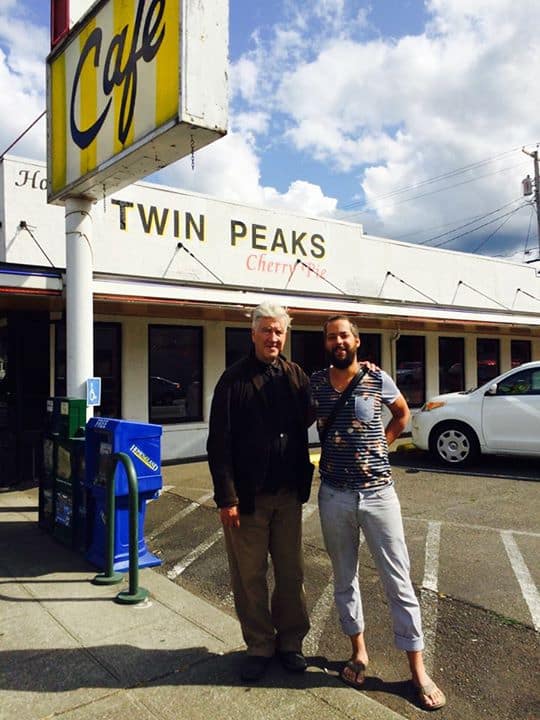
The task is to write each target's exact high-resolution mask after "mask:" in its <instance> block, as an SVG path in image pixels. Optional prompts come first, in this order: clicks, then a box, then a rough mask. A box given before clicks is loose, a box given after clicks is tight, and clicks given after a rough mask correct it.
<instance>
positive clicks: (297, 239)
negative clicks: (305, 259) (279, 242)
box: [291, 230, 307, 256]
mask: <svg viewBox="0 0 540 720" xmlns="http://www.w3.org/2000/svg"><path fill="white" fill-rule="evenodd" d="M305 237H306V233H305V232H303V233H300V235H297V234H296V230H293V232H292V248H291V252H292V254H293V255H296V249H297V248H299V249H300V250H301V251H302V255H304V256H305V255H307V253H306V251H305V250H304V246H303V245H302V241H303V240H304V238H305Z"/></svg>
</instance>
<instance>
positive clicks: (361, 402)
mask: <svg viewBox="0 0 540 720" xmlns="http://www.w3.org/2000/svg"><path fill="white" fill-rule="evenodd" d="M324 342H325V348H326V350H327V352H328V354H329V356H330V358H331V363H332V364H331V366H330V367H329V368H328V369H326V370H322V371H320V372H316V373H314V374H313V375H312V377H311V387H312V390H313V395H314V399H315V403H316V406H317V426H318V429H319V434H320V435H321V459H320V463H319V469H320V475H321V486H320V491H319V512H320V516H321V526H322V531H323V537H324V542H325V545H326V549H327V551H328V554H329V555H330V559H331V561H332V566H333V570H334V597H335V601H336V606H337V610H338V613H339V618H340V622H341V627H342V629H343V632H344V633H345V634H346V635H348V636H349V638H350V641H351V646H352V655H351V658H350V660H349V661H348V662H347V663H346V665H345V667H344V668H343V670H342V672H341V679H342V680H343V682H345V683H347V684H348V685H352V686H353V687H356V688H361V687H362V684H363V682H364V680H365V672H366V667H367V665H368V653H367V649H366V643H365V639H364V618H363V613H362V603H361V597H360V588H359V583H358V549H359V531H360V529H361V530H362V532H363V534H364V536H365V538H366V542H367V544H368V547H369V549H370V552H371V554H372V556H373V559H374V561H375V563H376V565H377V569H378V571H379V575H380V577H381V580H382V583H383V586H384V590H385V593H386V596H387V598H388V604H389V606H390V611H391V614H392V620H393V629H394V642H395V645H396V647H397V648H398V649H400V650H404V651H405V652H406V653H407V658H408V661H409V666H410V669H411V675H412V682H413V684H414V686H415V688H416V692H417V694H418V699H419V702H420V704H421V706H422V707H423V708H424V709H426V710H436V709H438V708H440V707H443V705H444V704H445V702H446V699H445V697H444V694H443V692H442V691H441V690H440V689H439V688H438V687H437V685H435V683H434V682H433V681H432V680H431V679H430V678H429V676H428V674H427V672H426V669H425V667H424V660H423V654H422V650H423V647H424V641H423V634H422V624H421V618H420V608H419V604H418V600H417V598H416V596H415V593H414V589H413V587H412V583H411V579H410V565H409V556H408V552H407V547H406V545H405V538H404V533H403V522H402V518H401V508H400V504H399V500H398V497H397V495H396V491H395V489H394V486H393V481H392V474H391V469H390V464H389V461H388V446H389V445H390V444H391V443H392V442H393V441H394V440H395V439H396V438H398V437H399V435H400V434H401V432H402V431H403V430H404V428H405V426H406V425H407V422H408V420H409V408H408V407H407V403H406V402H405V399H404V397H403V396H402V395H401V393H400V392H399V390H398V388H397V387H396V385H395V383H394V381H393V380H392V379H391V378H390V377H389V376H388V375H387V374H386V373H385V372H384V371H383V370H379V369H370V370H369V371H368V372H367V373H366V374H365V375H364V376H363V377H362V378H361V380H360V381H359V382H358V384H357V385H356V386H355V387H354V389H353V390H352V392H351V393H350V397H349V398H348V399H347V401H346V402H345V404H344V405H343V406H342V407H341V408H340V409H339V410H338V412H337V414H336V415H335V418H334V419H333V420H332V419H331V418H330V416H331V413H332V409H333V407H334V405H335V404H336V402H338V399H339V397H340V395H341V394H342V393H343V392H344V391H345V390H346V389H347V387H348V385H349V383H350V382H351V381H352V380H353V379H354V378H355V377H356V375H357V373H358V371H359V369H360V364H359V362H358V359H357V350H358V348H359V347H360V337H359V334H358V329H357V327H356V326H355V325H354V323H352V322H351V321H350V320H349V319H348V318H347V317H346V316H343V315H334V316H333V317H331V318H329V319H328V320H327V321H326V323H325V325H324ZM383 404H384V405H386V406H387V407H388V409H389V410H390V412H391V414H392V418H391V420H390V422H389V423H388V425H387V426H386V429H385V428H384V426H383V424H382V420H381V410H382V405H383ZM329 418H330V419H331V422H330V425H329V426H328V427H326V425H327V421H328V419H329Z"/></svg>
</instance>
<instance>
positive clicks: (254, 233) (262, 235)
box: [251, 225, 267, 250]
mask: <svg viewBox="0 0 540 720" xmlns="http://www.w3.org/2000/svg"><path fill="white" fill-rule="evenodd" d="M261 230H262V231H264V232H260V231H261ZM257 240H266V225H252V226H251V247H252V248H253V249H254V250H266V249H267V248H266V245H259V244H258V243H257Z"/></svg>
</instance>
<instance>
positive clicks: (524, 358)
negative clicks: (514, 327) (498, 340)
mask: <svg viewBox="0 0 540 720" xmlns="http://www.w3.org/2000/svg"><path fill="white" fill-rule="evenodd" d="M510 352H511V355H512V367H513V368H515V367H517V366H518V365H523V363H526V362H530V361H531V341H530V340H512V341H511V343H510Z"/></svg>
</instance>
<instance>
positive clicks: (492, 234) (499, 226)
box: [471, 205, 524, 253]
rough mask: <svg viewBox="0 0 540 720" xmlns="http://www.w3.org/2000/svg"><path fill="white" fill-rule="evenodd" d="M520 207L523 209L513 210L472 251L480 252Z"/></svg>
mask: <svg viewBox="0 0 540 720" xmlns="http://www.w3.org/2000/svg"><path fill="white" fill-rule="evenodd" d="M521 207H524V206H523V205H522V206H521ZM520 209H521V208H516V209H515V210H512V212H511V213H509V214H508V217H506V218H505V219H504V220H503V221H502V223H501V224H500V225H498V226H497V227H496V228H495V230H494V231H493V232H492V233H491V235H488V236H487V238H485V240H482V242H481V243H480V244H479V245H477V246H476V247H475V248H474V250H471V252H472V253H476V252H478V251H479V250H480V248H482V247H484V245H486V244H487V243H488V242H489V241H490V240H491V238H492V237H493V236H494V235H496V234H497V233H498V232H499V230H500V229H501V228H502V227H504V225H506V223H507V222H508V221H509V220H510V218H511V217H512V215H513V214H514V213H517V211H518V210H520Z"/></svg>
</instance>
